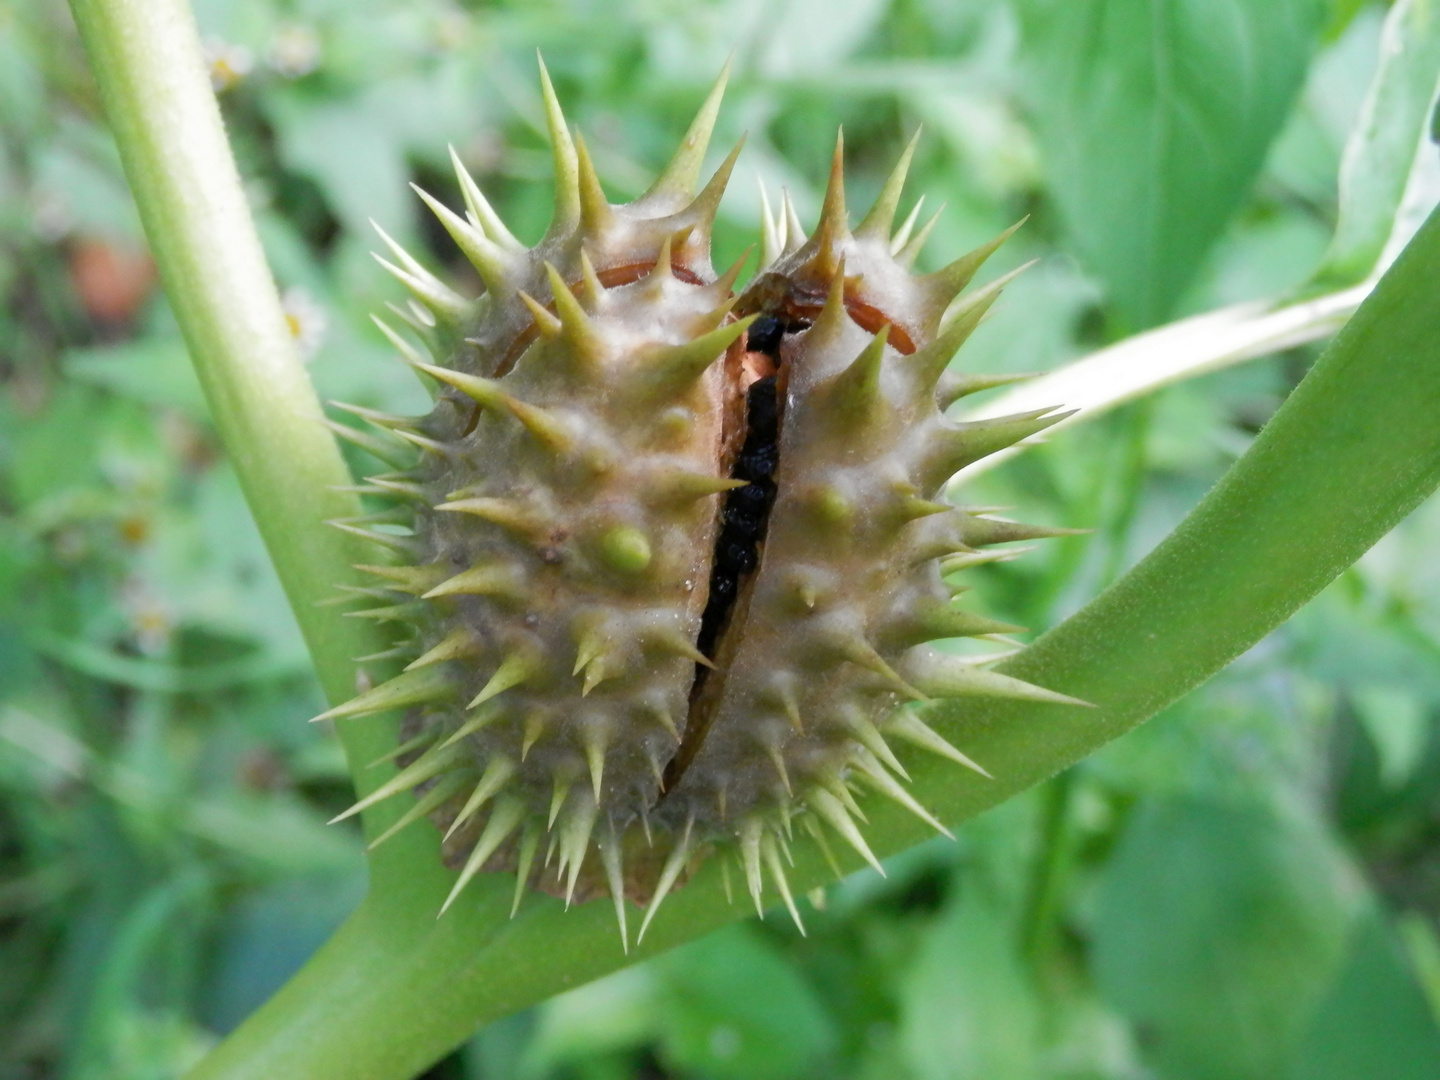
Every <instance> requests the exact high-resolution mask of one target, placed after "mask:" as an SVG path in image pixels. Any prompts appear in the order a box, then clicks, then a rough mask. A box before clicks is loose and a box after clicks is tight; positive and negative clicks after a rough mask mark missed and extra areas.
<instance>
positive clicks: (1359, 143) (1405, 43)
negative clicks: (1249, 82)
mask: <svg viewBox="0 0 1440 1080" xmlns="http://www.w3.org/2000/svg"><path fill="white" fill-rule="evenodd" d="M1437 92H1440V4H1437V3H1436V2H1435V0H1399V2H1398V3H1397V4H1396V5H1395V6H1394V7H1393V8H1391V9H1390V14H1389V15H1388V16H1387V18H1386V20H1385V29H1384V33H1383V36H1382V38H1381V45H1380V70H1379V71H1378V72H1377V73H1376V76H1375V81H1374V82H1373V83H1371V85H1370V92H1369V94H1368V95H1367V96H1366V99H1365V105H1364V109H1363V110H1362V112H1361V114H1360V119H1359V121H1358V122H1357V123H1356V125H1355V130H1354V132H1352V134H1351V136H1350V140H1349V142H1347V143H1346V145H1345V156H1344V158H1343V160H1342V161H1341V163H1340V215H1339V220H1338V221H1337V223H1336V226H1335V237H1334V239H1333V240H1332V241H1331V245H1330V250H1329V252H1327V253H1326V256H1325V264H1324V267H1323V269H1322V270H1321V271H1320V274H1319V280H1320V281H1322V282H1323V283H1324V284H1327V285H1337V284H1349V283H1351V282H1355V281H1359V280H1360V279H1362V278H1363V277H1365V275H1366V274H1368V273H1370V271H1371V270H1372V269H1373V268H1374V267H1375V264H1376V263H1377V262H1378V261H1379V259H1380V256H1381V253H1382V252H1383V251H1384V249H1385V245H1386V242H1387V241H1388V240H1389V239H1390V233H1391V230H1392V228H1393V227H1394V225H1395V217H1396V214H1397V212H1398V211H1399V210H1400V204H1401V200H1402V199H1403V198H1404V196H1405V190H1406V184H1407V181H1408V180H1409V178H1410V176H1411V173H1412V171H1413V170H1414V169H1415V167H1416V164H1417V161H1418V160H1419V159H1421V158H1422V157H1423V156H1424V155H1427V154H1428V155H1429V156H1431V157H1432V158H1433V157H1434V156H1435V153H1436V150H1435V146H1434V145H1433V142H1432V139H1431V131H1430V118H1431V114H1432V112H1433V111H1434V109H1435V104H1436V95H1437Z"/></svg>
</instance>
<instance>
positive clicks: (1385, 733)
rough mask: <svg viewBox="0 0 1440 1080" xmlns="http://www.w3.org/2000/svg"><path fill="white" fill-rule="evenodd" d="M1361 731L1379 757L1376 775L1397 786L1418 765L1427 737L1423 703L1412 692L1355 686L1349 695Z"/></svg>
mask: <svg viewBox="0 0 1440 1080" xmlns="http://www.w3.org/2000/svg"><path fill="white" fill-rule="evenodd" d="M1350 696H1351V698H1352V700H1353V702H1354V705H1355V712H1356V714H1357V715H1358V716H1359V717H1360V723H1361V724H1363V725H1364V727H1365V733H1366V734H1367V735H1369V736H1370V741H1371V742H1372V743H1374V744H1375V751H1376V753H1377V754H1378V755H1379V757H1380V778H1381V780H1383V781H1384V783H1385V786H1386V787H1389V788H1397V787H1401V786H1402V785H1403V784H1404V783H1405V781H1407V780H1409V779H1410V776H1411V774H1412V773H1414V771H1415V767H1416V766H1417V765H1419V764H1420V759H1421V757H1422V756H1423V755H1424V753H1425V744H1426V742H1428V741H1429V738H1430V717H1429V715H1428V710H1427V709H1426V703H1425V702H1424V701H1422V700H1421V699H1420V697H1419V695H1417V694H1415V693H1414V692H1413V691H1410V690H1407V689H1404V688H1401V687H1395V686H1386V685H1383V684H1382V685H1373V684H1372V685H1370V686H1362V687H1358V688H1356V689H1355V690H1352V691H1351V694H1350Z"/></svg>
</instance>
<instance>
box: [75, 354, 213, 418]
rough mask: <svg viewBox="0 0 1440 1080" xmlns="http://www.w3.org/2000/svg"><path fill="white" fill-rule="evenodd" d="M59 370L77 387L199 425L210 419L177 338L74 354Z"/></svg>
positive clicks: (197, 382) (186, 357)
mask: <svg viewBox="0 0 1440 1080" xmlns="http://www.w3.org/2000/svg"><path fill="white" fill-rule="evenodd" d="M61 365H62V368H63V370H64V372H65V374H66V375H67V376H69V377H70V378H72V379H74V380H75V381H76V382H83V383H89V384H90V385H91V386H100V387H104V388H105V389H106V390H111V391H113V392H114V393H117V394H120V395H123V396H124V397H128V398H131V399H133V400H135V401H139V402H142V403H143V404H146V405H160V406H164V407H165V408H170V409H176V410H178V411H180V412H183V413H184V414H185V415H187V416H190V417H193V418H195V419H197V420H203V419H205V418H206V417H207V415H208V414H207V412H206V409H205V395H204V394H203V393H201V390H200V382H199V380H198V379H196V378H195V369H194V368H193V367H191V366H190V357H189V354H188V353H186V351H185V343H184V342H183V341H181V340H180V339H179V338H178V337H175V338H169V337H147V338H141V339H140V340H138V341H131V342H125V343H124V344H120V345H97V346H94V347H92V348H88V349H70V350H69V351H67V352H66V353H65V355H64V357H63V359H62V360H61Z"/></svg>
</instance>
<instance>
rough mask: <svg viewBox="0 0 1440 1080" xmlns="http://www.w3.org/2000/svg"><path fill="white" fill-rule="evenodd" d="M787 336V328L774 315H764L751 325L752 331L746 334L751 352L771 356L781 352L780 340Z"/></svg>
mask: <svg viewBox="0 0 1440 1080" xmlns="http://www.w3.org/2000/svg"><path fill="white" fill-rule="evenodd" d="M784 334H785V327H784V325H783V324H782V323H781V322H780V320H779V319H777V318H775V316H773V315H762V316H760V318H758V319H756V320H755V321H754V322H753V323H751V324H750V330H749V332H748V333H747V334H746V345H747V346H748V347H749V349H750V351H751V352H762V353H768V354H770V355H771V356H773V355H775V354H776V353H777V352H779V351H780V338H781V337H783V336H784Z"/></svg>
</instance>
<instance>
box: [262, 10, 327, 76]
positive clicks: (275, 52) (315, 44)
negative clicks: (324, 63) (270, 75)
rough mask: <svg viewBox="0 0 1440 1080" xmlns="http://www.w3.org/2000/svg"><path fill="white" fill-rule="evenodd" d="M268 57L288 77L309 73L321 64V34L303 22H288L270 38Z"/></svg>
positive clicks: (274, 66) (272, 65) (272, 64)
mask: <svg viewBox="0 0 1440 1080" xmlns="http://www.w3.org/2000/svg"><path fill="white" fill-rule="evenodd" d="M266 59H267V60H268V61H269V64H270V66H271V67H272V68H274V69H275V71H276V72H277V73H278V74H280V75H283V76H285V77H286V78H287V79H298V78H300V77H301V76H302V75H309V74H310V73H311V72H312V71H314V70H315V69H316V68H318V67H319V66H320V35H319V34H317V33H315V30H314V28H313V27H310V26H306V25H304V24H303V23H286V24H285V25H284V26H282V27H280V29H278V30H276V31H275V36H274V37H272V38H271V39H270V47H269V49H268V50H267V55H266Z"/></svg>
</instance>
